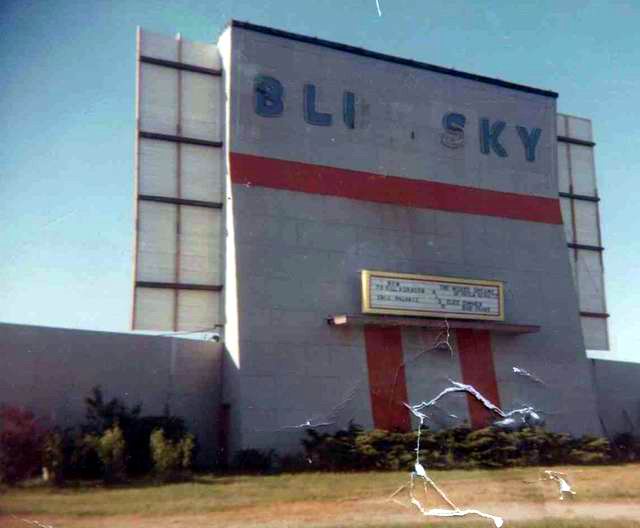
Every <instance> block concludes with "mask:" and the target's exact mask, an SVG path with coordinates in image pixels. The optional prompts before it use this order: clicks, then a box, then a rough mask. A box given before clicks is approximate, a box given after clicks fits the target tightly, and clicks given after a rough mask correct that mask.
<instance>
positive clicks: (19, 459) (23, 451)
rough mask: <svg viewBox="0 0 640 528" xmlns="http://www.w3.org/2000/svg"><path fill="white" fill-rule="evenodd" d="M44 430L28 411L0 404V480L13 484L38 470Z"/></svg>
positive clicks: (40, 461)
mask: <svg viewBox="0 0 640 528" xmlns="http://www.w3.org/2000/svg"><path fill="white" fill-rule="evenodd" d="M45 432H46V431H45V429H44V427H42V425H41V424H39V423H38V421H37V420H36V419H35V417H34V416H33V413H31V412H30V411H27V410H26V409H21V408H19V407H7V406H3V407H0V481H1V482H6V483H8V484H13V483H16V482H19V481H20V480H24V479H27V478H30V477H34V476H36V475H37V474H38V473H39V472H40V468H41V467H42V447H43V442H44V437H45Z"/></svg>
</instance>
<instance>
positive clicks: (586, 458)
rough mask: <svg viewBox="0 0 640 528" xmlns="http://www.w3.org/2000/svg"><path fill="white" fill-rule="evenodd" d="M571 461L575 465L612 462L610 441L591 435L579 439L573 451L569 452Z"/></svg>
mask: <svg viewBox="0 0 640 528" xmlns="http://www.w3.org/2000/svg"><path fill="white" fill-rule="evenodd" d="M569 461H570V462H572V463H573V464H606V463H607V462H610V461H611V448H610V445H609V440H607V439H606V438H600V437H597V436H590V435H585V436H583V437H582V438H579V439H577V440H576V442H575V444H574V446H573V449H572V450H571V451H570V452H569Z"/></svg>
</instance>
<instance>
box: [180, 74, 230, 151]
mask: <svg viewBox="0 0 640 528" xmlns="http://www.w3.org/2000/svg"><path fill="white" fill-rule="evenodd" d="M221 89H222V81H221V78H220V77H210V76H207V75H202V74H199V73H191V72H182V97H181V101H182V122H181V127H182V135H183V136H187V137H193V138H198V139H206V140H209V141H221V140H222V133H221V131H222V127H221V122H220V119H221V115H222V113H221V112H220V107H221V105H222V94H221Z"/></svg>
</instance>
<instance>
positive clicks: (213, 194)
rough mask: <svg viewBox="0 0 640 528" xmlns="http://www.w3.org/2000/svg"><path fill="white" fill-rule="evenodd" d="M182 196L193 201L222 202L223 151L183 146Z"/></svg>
mask: <svg viewBox="0 0 640 528" xmlns="http://www.w3.org/2000/svg"><path fill="white" fill-rule="evenodd" d="M181 149H182V153H181V160H182V166H181V170H180V172H181V176H182V178H181V182H182V189H181V195H182V197H183V198H188V199H191V200H207V201H211V202H222V189H223V163H222V149H215V148H210V147H199V146H196V145H181Z"/></svg>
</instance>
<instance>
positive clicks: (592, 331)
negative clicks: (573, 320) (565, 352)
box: [580, 317, 609, 350]
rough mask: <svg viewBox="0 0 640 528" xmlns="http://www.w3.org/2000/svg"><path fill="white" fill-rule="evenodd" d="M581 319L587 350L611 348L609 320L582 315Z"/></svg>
mask: <svg viewBox="0 0 640 528" xmlns="http://www.w3.org/2000/svg"><path fill="white" fill-rule="evenodd" d="M580 320H581V322H582V333H583V335H584V344H585V347H586V348H587V350H609V332H608V328H607V320H606V319H600V318H597V317H581V318H580Z"/></svg>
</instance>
